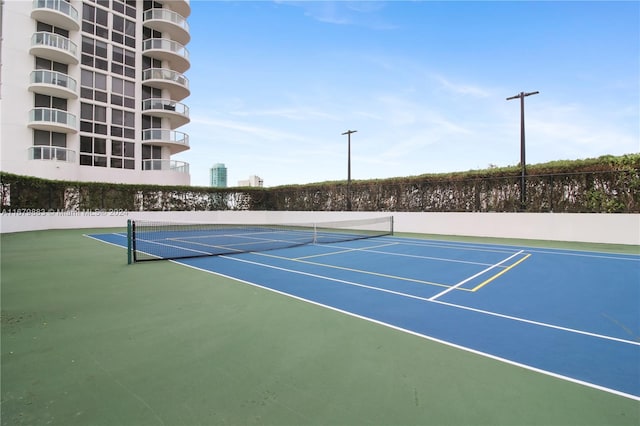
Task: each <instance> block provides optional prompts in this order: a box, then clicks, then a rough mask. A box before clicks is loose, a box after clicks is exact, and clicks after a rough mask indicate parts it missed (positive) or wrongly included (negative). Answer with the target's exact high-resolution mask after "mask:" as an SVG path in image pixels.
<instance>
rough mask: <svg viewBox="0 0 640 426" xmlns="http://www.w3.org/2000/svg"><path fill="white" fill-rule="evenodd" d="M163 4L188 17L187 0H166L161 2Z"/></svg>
mask: <svg viewBox="0 0 640 426" xmlns="http://www.w3.org/2000/svg"><path fill="white" fill-rule="evenodd" d="M163 6H164V7H167V8H169V9H171V10H173V11H174V12H176V13H178V14H179V15H180V16H184V17H185V18H188V17H189V15H191V4H190V1H189V0H173V1H166V2H164V3H163Z"/></svg>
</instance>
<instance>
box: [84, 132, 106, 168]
mask: <svg viewBox="0 0 640 426" xmlns="http://www.w3.org/2000/svg"><path fill="white" fill-rule="evenodd" d="M80 165H81V166H95V167H107V141H106V139H104V138H93V137H91V136H80Z"/></svg>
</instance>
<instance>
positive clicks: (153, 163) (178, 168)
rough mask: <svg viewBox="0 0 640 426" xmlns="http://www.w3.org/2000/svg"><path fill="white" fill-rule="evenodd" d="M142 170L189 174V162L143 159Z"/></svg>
mask: <svg viewBox="0 0 640 426" xmlns="http://www.w3.org/2000/svg"><path fill="white" fill-rule="evenodd" d="M142 170H163V171H170V172H176V173H186V174H189V163H185V162H184V161H175V160H142Z"/></svg>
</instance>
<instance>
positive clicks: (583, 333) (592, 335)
mask: <svg viewBox="0 0 640 426" xmlns="http://www.w3.org/2000/svg"><path fill="white" fill-rule="evenodd" d="M517 254H520V253H516V254H515V255H517ZM515 255H514V256H515ZM218 257H220V258H223V259H227V260H233V261H235V262H242V263H249V264H252V265H257V266H263V267H265V268H270V269H276V270H279V271H284V272H290V273H292V274H297V275H306V276H309V277H313V278H319V279H321V280H326V281H333V282H337V283H341V284H347V285H351V286H355V287H362V288H366V289H369V290H374V291H379V292H382V293H390V294H394V295H396V296H402V297H407V298H410V299H418V300H422V301H425V302H433V303H438V304H441V305H446V306H451V307H454V308H459V309H464V310H467V311H473V312H477V313H480V314H484V315H490V316H495V317H499V318H505V319H509V320H513V321H518V322H522V323H526V324H532V325H537V326H540V327H546V328H552V329H555V330H561V331H566V332H569V333H575V334H581V335H584V336H589V337H595V338H598V339H604V340H611V341H614V342H619V343H626V344H629V345H634V346H640V342H636V341H633V340H626V339H621V338H619V337H612V336H607V335H604V334H597V333H591V332H588V331H583V330H578V329H575V328H569V327H562V326H559V325H554V324H549V323H544V322H540V321H533V320H529V319H526V318H520V317H514V316H511V315H506V314H500V313H497V312H491V311H485V310H482V309H477V308H472V307H469V306H464V305H456V304H454V303H448V302H442V301H440V300H434V299H433V297H431V298H426V297H420V296H415V295H413V294H408V293H402V292H399V291H393V290H388V289H386V288H380V287H376V286H372V285H367V284H361V283H356V282H353V281H347V280H341V279H338V278H331V277H326V276H324V275H317V274H312V273H310V272H303V271H298V270H296V269H288V268H283V267H281V266H274V265H269V264H267V263H260V262H255V261H253V260H247V259H241V258H238V257H231V256H224V255H223V256H218ZM511 257H513V256H511ZM289 260H290V259H289ZM507 260H508V259H505V260H504V261H507ZM504 261H503V262H504ZM187 266H188V265H187Z"/></svg>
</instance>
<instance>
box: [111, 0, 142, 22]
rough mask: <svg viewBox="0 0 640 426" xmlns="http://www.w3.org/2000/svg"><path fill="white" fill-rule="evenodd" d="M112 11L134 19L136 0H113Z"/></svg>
mask: <svg viewBox="0 0 640 426" xmlns="http://www.w3.org/2000/svg"><path fill="white" fill-rule="evenodd" d="M113 10H115V11H117V12H120V13H124V14H125V15H127V16H129V17H131V18H135V17H136V0H126V1H124V0H113Z"/></svg>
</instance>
